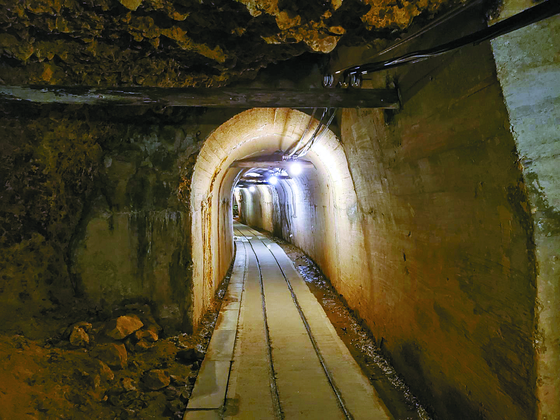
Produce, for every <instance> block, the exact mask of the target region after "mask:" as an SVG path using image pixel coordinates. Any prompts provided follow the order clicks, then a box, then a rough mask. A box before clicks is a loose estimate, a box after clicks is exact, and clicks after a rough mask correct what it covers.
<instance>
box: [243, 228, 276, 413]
mask: <svg viewBox="0 0 560 420" xmlns="http://www.w3.org/2000/svg"><path fill="white" fill-rule="evenodd" d="M236 230H237V231H238V232H239V233H240V234H241V235H238V236H243V237H244V238H245V239H246V240H247V243H248V244H249V246H250V247H251V250H252V251H253V254H255V258H256V260H257V268H258V269H259V283H260V286H261V299H262V312H263V319H264V335H265V339H266V349H267V351H266V354H267V359H268V366H269V384H270V395H271V397H272V405H273V409H274V415H275V416H276V418H277V419H278V420H284V412H283V411H282V406H281V404H280V395H279V394H278V386H277V384H276V371H275V369H274V361H273V360H272V346H271V343H270V333H269V329H268V317H267V314H266V301H265V294H264V283H263V276H262V270H261V264H260V261H259V256H258V255H257V253H256V252H255V249H254V248H253V244H252V243H251V241H250V240H249V239H248V238H247V236H246V235H245V234H244V233H243V231H241V230H239V229H236Z"/></svg>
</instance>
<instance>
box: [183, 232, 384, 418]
mask: <svg viewBox="0 0 560 420" xmlns="http://www.w3.org/2000/svg"><path fill="white" fill-rule="evenodd" d="M235 235H236V246H237V253H236V259H235V262H234V269H233V272H232V277H231V280H230V284H229V286H228V290H227V292H226V296H225V298H224V299H225V300H224V302H225V304H224V305H222V309H221V311H220V314H219V316H218V321H217V323H216V329H215V331H214V333H213V335H212V339H211V341H210V345H209V348H208V352H207V355H206V358H205V359H204V362H203V364H202V366H201V370H200V373H199V375H198V377H197V381H196V383H195V387H194V390H193V394H192V396H191V399H190V400H189V404H188V405H187V412H186V413H185V417H184V418H185V420H196V419H259V420H260V419H263V420H264V419H317V420H330V419H333V420H334V419H371V420H384V419H391V418H392V417H391V416H390V414H389V412H388V410H387V409H386V407H385V405H384V404H383V402H382V401H380V399H379V397H378V396H377V394H376V392H375V390H374V388H373V387H372V386H371V384H370V383H369V381H368V380H367V378H366V377H365V376H364V374H363V373H362V371H361V370H360V367H359V366H358V364H357V363H356V362H355V360H354V359H353V358H352V356H351V355H350V352H349V351H348V349H347V348H346V346H345V345H344V343H343V342H342V340H341V339H340V338H339V337H338V335H337V333H336V331H335V329H334V327H333V326H332V325H331V323H330V321H329V319H328V318H327V315H326V314H325V312H324V310H323V308H322V307H321V305H320V304H319V302H317V300H316V299H315V297H314V296H313V294H312V293H311V292H310V291H309V289H308V287H307V285H306V284H305V282H304V280H303V279H302V278H301V276H300V275H299V274H298V272H297V271H296V270H295V268H294V266H293V264H292V262H291V260H290V259H289V258H288V257H287V256H286V254H285V253H284V251H283V250H282V248H281V247H279V246H278V245H277V244H276V243H274V242H272V241H270V240H269V239H267V238H266V237H264V236H263V235H261V234H260V233H258V232H256V231H254V230H252V229H250V228H248V227H247V226H244V225H241V224H238V223H236V224H235Z"/></svg>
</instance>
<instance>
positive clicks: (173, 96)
mask: <svg viewBox="0 0 560 420" xmlns="http://www.w3.org/2000/svg"><path fill="white" fill-rule="evenodd" d="M0 100H2V101H18V102H34V103H40V104H54V103H59V104H77V105H119V106H137V105H162V106H185V107H216V108H284V107H287V108H315V107H317V108H326V107H333V108H390V109H395V108H398V102H399V100H398V93H397V91H396V90H394V89H308V90H271V89H249V88H215V89H214V88H206V89H204V88H202V89H201V88H152V87H150V88H144V87H138V88H118V89H117V88H112V89H98V88H88V87H56V86H0Z"/></svg>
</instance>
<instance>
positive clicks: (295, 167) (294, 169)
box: [288, 161, 303, 176]
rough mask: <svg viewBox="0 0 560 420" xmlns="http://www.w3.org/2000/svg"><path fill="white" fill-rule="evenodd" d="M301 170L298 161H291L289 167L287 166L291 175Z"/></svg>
mask: <svg viewBox="0 0 560 420" xmlns="http://www.w3.org/2000/svg"><path fill="white" fill-rule="evenodd" d="M302 170H303V168H302V167H301V163H299V162H298V161H294V162H292V163H291V164H290V167H289V168H288V172H289V173H290V175H293V176H296V175H299V174H301V171H302Z"/></svg>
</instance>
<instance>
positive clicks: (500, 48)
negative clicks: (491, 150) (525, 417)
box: [492, 0, 560, 420]
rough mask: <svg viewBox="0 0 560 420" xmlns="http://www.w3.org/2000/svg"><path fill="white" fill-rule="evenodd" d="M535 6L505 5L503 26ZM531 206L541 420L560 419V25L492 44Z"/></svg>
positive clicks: (549, 23) (553, 22)
mask: <svg viewBox="0 0 560 420" xmlns="http://www.w3.org/2000/svg"><path fill="white" fill-rule="evenodd" d="M530 6H532V2H530V1H525V0H516V1H511V0H510V1H505V2H504V7H503V9H502V13H501V15H500V19H501V18H505V17H508V16H510V15H512V14H514V13H518V12H520V11H522V10H523V9H525V8H527V7H530ZM492 49H493V52H494V57H495V59H496V65H497V68H498V77H499V80H500V84H501V86H502V89H503V93H504V97H505V103H506V105H507V108H508V112H509V118H510V123H511V131H512V133H513V137H514V140H515V144H516V146H517V149H518V150H519V154H520V156H521V163H522V168H523V175H524V177H525V180H526V182H527V190H528V192H529V197H530V201H531V213H532V214H533V224H534V228H535V245H534V246H535V258H536V263H537V264H536V265H537V267H536V268H537V273H536V275H537V283H536V285H537V298H538V302H537V316H538V318H537V325H536V331H535V337H534V345H535V348H536V350H537V358H538V364H537V371H538V379H537V383H538V398H539V402H540V404H539V418H540V419H548V420H551V419H556V420H557V419H560V375H559V374H558V373H559V372H560V309H559V308H560V275H559V274H558V271H559V270H560V266H559V264H560V263H559V261H560V162H559V160H558V158H559V156H560V19H558V17H555V18H551V19H548V20H546V21H543V22H540V23H538V24H535V25H531V26H529V27H527V28H524V29H523V30H520V31H517V32H514V33H511V34H509V35H507V36H504V37H501V38H498V39H496V40H494V41H493V42H492Z"/></svg>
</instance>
